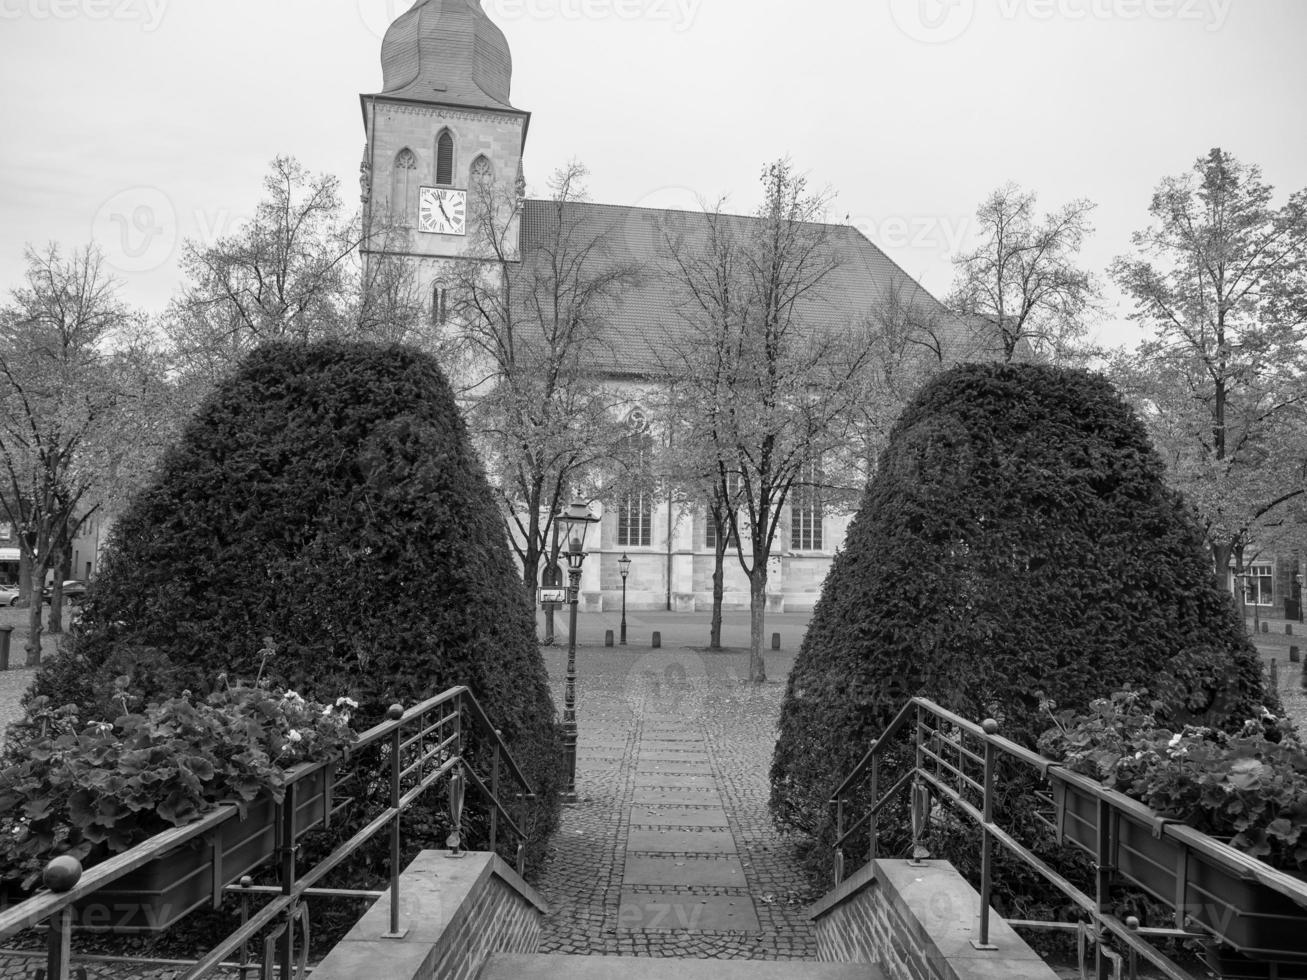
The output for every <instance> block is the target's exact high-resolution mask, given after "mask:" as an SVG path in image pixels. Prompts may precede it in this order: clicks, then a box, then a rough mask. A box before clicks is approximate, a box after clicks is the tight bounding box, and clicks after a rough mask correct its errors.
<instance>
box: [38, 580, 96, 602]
mask: <svg viewBox="0 0 1307 980" xmlns="http://www.w3.org/2000/svg"><path fill="white" fill-rule="evenodd" d="M89 588H90V586H89V585H87V584H86V583H85V582H83V581H82V580H81V579H79V578H66V579H64V590H63V591H64V602H67V603H70V604H71V605H74V606H75V605H77V603H79V602H81V601H82V600H83V599H85V598H86V590H87V589H89ZM53 592H54V587H53V586H52V585H47V586H46V587H45V588H44V589H43V590H42V591H41V597H42V598H43V599H44V600H45V601H46V602H49V601H50V596H51V594H52V593H53Z"/></svg>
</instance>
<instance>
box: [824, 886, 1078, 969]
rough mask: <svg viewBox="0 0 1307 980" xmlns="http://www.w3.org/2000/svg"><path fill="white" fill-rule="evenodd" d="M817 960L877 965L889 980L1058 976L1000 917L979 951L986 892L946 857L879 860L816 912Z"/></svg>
mask: <svg viewBox="0 0 1307 980" xmlns="http://www.w3.org/2000/svg"><path fill="white" fill-rule="evenodd" d="M810 915H811V917H812V919H813V920H814V921H815V922H816V924H817V947H818V958H819V959H821V960H822V961H824V962H831V963H841V962H842V963H872V964H875V965H878V966H879V967H880V969H881V970H882V972H883V973H884V975H885V976H886V977H887V978H889V980H981V978H986V980H988V978H992V977H999V976H1009V977H1021V978H1023V980H1055V978H1056V974H1055V973H1054V972H1053V971H1052V970H1051V969H1050V968H1049V967H1048V966H1047V965H1046V964H1045V963H1044V962H1043V960H1041V959H1040V958H1039V956H1038V955H1036V953H1035V952H1034V950H1032V949H1031V948H1030V947H1029V946H1027V945H1026V943H1025V942H1024V941H1023V940H1022V939H1021V938H1020V937H1019V936H1018V935H1017V934H1016V933H1015V932H1013V931H1012V929H1011V928H1010V927H1009V926H1008V925H1007V923H1006V922H1004V921H1003V920H1002V919H1001V918H999V917H998V916H997V915H994V916H992V917H991V918H990V942H991V943H992V944H993V945H995V946H997V947H998V948H997V949H996V950H977V949H976V948H975V947H974V946H972V944H971V940H973V939H976V938H978V937H979V916H980V896H979V895H977V894H976V892H975V889H973V888H972V887H971V886H970V885H968V884H967V882H966V881H965V880H964V879H963V878H962V876H961V875H959V874H958V873H957V871H955V870H954V869H953V866H952V865H951V864H949V863H948V862H947V861H925V862H922V863H921V864H920V865H912V864H909V863H908V862H906V861H873V862H872V863H871V864H869V865H867V866H866V867H864V868H862V869H861V870H859V871H858V872H857V873H856V874H854V875H852V876H851V877H850V878H849V879H847V880H846V881H845V882H843V884H841V885H840V887H839V888H836V889H835V890H834V891H832V892H831V893H830V894H829V895H827V896H826V897H825V898H824V899H822V901H821V902H819V903H818V904H817V905H816V906H814V908H813V909H812V911H811V912H810Z"/></svg>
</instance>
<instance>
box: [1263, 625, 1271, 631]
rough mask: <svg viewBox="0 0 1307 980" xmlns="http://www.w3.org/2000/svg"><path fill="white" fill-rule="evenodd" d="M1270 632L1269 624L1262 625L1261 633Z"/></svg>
mask: <svg viewBox="0 0 1307 980" xmlns="http://www.w3.org/2000/svg"><path fill="white" fill-rule="evenodd" d="M1270 631H1271V624H1270V623H1262V632H1263V633H1269V632H1270Z"/></svg>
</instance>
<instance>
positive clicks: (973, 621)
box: [771, 365, 1264, 844]
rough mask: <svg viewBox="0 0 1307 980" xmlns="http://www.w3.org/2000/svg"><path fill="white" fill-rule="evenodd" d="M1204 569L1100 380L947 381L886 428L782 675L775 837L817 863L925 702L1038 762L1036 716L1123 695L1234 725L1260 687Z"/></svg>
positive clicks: (1126, 417)
mask: <svg viewBox="0 0 1307 980" xmlns="http://www.w3.org/2000/svg"><path fill="white" fill-rule="evenodd" d="M1209 556H1210V552H1209V551H1208V550H1207V549H1206V548H1205V547H1204V543H1203V533H1202V530H1201V528H1200V527H1199V526H1198V524H1197V522H1196V519H1195V516H1194V514H1193V513H1192V511H1191V510H1190V509H1189V508H1188V507H1187V506H1186V505H1185V503H1184V501H1183V500H1182V499H1181V498H1180V497H1179V495H1178V494H1176V493H1175V492H1173V491H1172V490H1170V489H1169V488H1168V487H1167V486H1166V484H1165V482H1164V480H1163V467H1162V463H1161V461H1160V459H1159V458H1158V456H1157V455H1156V453H1155V452H1154V451H1153V450H1152V448H1151V447H1150V445H1149V442H1148V439H1147V437H1146V435H1145V432H1144V428H1143V426H1142V424H1141V423H1140V421H1139V420H1138V419H1137V418H1136V417H1135V416H1134V414H1133V413H1132V411H1131V410H1130V408H1129V407H1127V405H1126V404H1125V403H1124V402H1123V401H1122V400H1121V398H1120V397H1119V396H1118V395H1117V394H1116V393H1115V391H1114V390H1113V389H1112V387H1111V386H1110V385H1109V384H1108V383H1107V382H1106V381H1104V380H1103V379H1102V378H1100V377H1098V376H1095V375H1091V374H1088V373H1086V372H1082V371H1072V370H1061V369H1056V368H1050V367H1037V366H1017V365H1009V366H995V365H968V366H964V367H960V368H956V369H954V370H951V371H948V372H946V373H944V374H942V375H940V376H939V377H937V378H936V379H934V380H933V381H932V382H931V383H930V384H928V385H927V386H926V387H925V388H924V389H923V390H922V391H921V392H920V394H919V395H918V397H917V398H916V399H915V400H914V401H913V402H912V403H911V404H910V405H909V406H908V408H907V409H906V411H905V412H904V413H903V415H902V417H901V418H900V419H899V421H898V422H897V424H896V425H895V427H894V429H893V432H892V433H891V436H890V442H889V445H888V447H887V448H886V450H885V452H884V454H883V455H882V457H881V460H880V464H879V467H878V470H877V473H876V476H875V477H874V479H873V480H872V481H871V483H870V485H869V486H868V488H867V491H866V494H865V496H864V498H863V501H862V504H861V507H860V509H859V511H858V513H857V516H856V518H855V519H854V521H853V523H852V526H851V528H850V530H849V534H848V537H847V539H846V541H845V545H844V550H843V551H842V552H841V553H840V554H839V555H838V557H837V558H836V560H835V562H834V565H833V567H832V569H831V572H830V575H829V577H828V578H827V580H826V584H825V588H824V590H823V592H822V596H821V599H820V601H819V603H818V605H817V608H816V611H815V613H814V617H813V620H812V624H811V626H810V627H809V629H808V633H807V636H806V637H805V639H804V642H803V646H802V649H801V650H800V653H799V656H798V659H797V661H796V663H795V666H794V670H793V671H792V673H791V674H790V678H789V683H788V687H787V689H786V695H785V701H784V705H783V709H782V714H781V723H780V737H779V740H778V742H777V745H776V750H775V756H774V759H773V764H772V792H771V807H772V813H773V816H774V818H775V819H776V820H777V822H778V823H779V824H780V825H781V826H783V827H787V828H791V829H795V830H798V831H800V832H803V833H805V834H809V835H813V836H814V837H815V838H817V839H819V840H822V841H825V842H826V843H827V844H828V843H829V840H830V836H829V835H830V823H829V821H830V810H829V806H828V800H829V799H830V797H831V795H832V793H833V792H834V790H835V788H836V787H837V786H838V784H839V783H840V781H841V780H842V778H843V777H844V776H845V775H847V774H848V773H849V771H850V770H851V769H852V768H853V766H854V765H855V764H856V763H857V761H858V760H859V759H860V758H861V756H862V755H863V754H864V753H865V752H866V750H867V749H868V747H869V746H870V744H871V742H872V741H873V740H874V739H875V738H876V737H877V736H878V735H879V734H880V732H881V731H882V730H883V729H884V728H885V727H886V725H887V724H888V723H889V722H890V721H891V720H892V718H893V716H894V714H895V713H896V711H897V710H898V709H899V707H900V706H901V705H902V703H903V702H904V701H905V700H906V699H907V698H909V697H911V696H912V695H916V694H921V695H925V696H927V697H930V698H932V699H934V700H936V701H938V702H940V703H942V704H943V705H944V706H945V707H948V708H951V709H952V710H954V711H956V712H958V713H960V714H961V715H963V716H964V717H969V718H972V719H974V720H976V721H979V720H980V719H982V718H984V717H988V716H993V717H996V718H998V719H999V720H1000V721H1001V722H1002V731H1003V734H1004V735H1006V736H1008V737H1009V738H1013V739H1015V740H1017V741H1022V742H1025V743H1027V744H1029V745H1032V746H1033V744H1034V739H1035V737H1036V736H1037V734H1038V733H1039V732H1040V731H1042V730H1043V729H1045V728H1047V727H1049V724H1050V722H1049V719H1048V717H1047V715H1046V714H1042V713H1041V711H1040V707H1039V704H1040V699H1041V697H1048V698H1051V699H1052V700H1053V701H1056V702H1057V703H1058V704H1059V705H1060V706H1061V707H1074V706H1083V705H1086V704H1087V703H1088V702H1089V701H1090V700H1092V699H1094V698H1098V697H1104V696H1107V695H1108V694H1110V693H1111V692H1112V691H1114V690H1116V689H1119V688H1121V687H1123V686H1124V685H1127V684H1131V685H1136V686H1145V687H1147V688H1149V689H1150V690H1151V691H1153V692H1154V693H1155V694H1156V695H1157V696H1158V697H1159V698H1161V699H1162V700H1163V701H1164V702H1165V703H1166V704H1167V705H1169V706H1170V708H1171V710H1172V719H1173V720H1174V721H1188V720H1193V719H1201V720H1203V721H1206V722H1211V723H1216V724H1220V725H1225V724H1228V723H1231V722H1233V723H1235V724H1238V723H1239V722H1241V721H1242V720H1243V719H1244V718H1247V717H1249V713H1250V712H1251V711H1253V710H1254V707H1253V706H1254V705H1256V704H1258V703H1259V702H1261V701H1262V699H1263V696H1264V692H1263V687H1262V674H1261V668H1260V664H1259V662H1258V659H1257V654H1256V651H1255V650H1254V649H1253V647H1252V646H1251V644H1250V643H1249V641H1248V639H1247V637H1246V635H1245V633H1244V630H1243V626H1242V624H1241V623H1240V622H1239V619H1238V617H1237V614H1236V612H1235V609H1234V605H1233V602H1232V600H1231V597H1230V595H1229V593H1228V592H1226V591H1225V590H1224V589H1223V588H1221V587H1219V586H1218V584H1217V582H1216V579H1215V577H1214V576H1213V573H1212V568H1211V561H1210V557H1209Z"/></svg>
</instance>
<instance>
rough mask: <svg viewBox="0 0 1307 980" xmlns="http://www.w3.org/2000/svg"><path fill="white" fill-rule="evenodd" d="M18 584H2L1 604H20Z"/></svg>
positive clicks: (0, 588)
mask: <svg viewBox="0 0 1307 980" xmlns="http://www.w3.org/2000/svg"><path fill="white" fill-rule="evenodd" d="M18 594H19V593H18V586H16V585H0V606H16V605H18Z"/></svg>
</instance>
